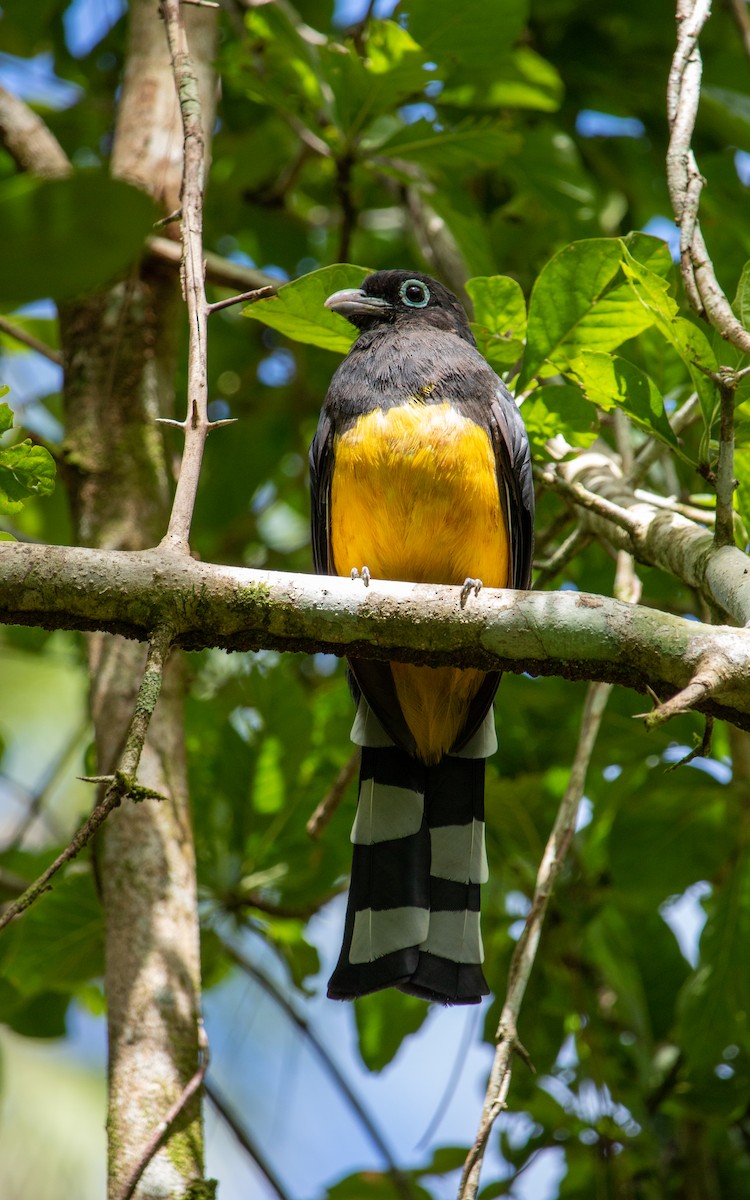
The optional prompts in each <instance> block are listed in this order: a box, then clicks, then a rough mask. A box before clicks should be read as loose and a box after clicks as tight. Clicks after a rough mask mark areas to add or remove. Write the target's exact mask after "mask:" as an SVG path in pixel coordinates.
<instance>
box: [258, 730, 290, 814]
mask: <svg viewBox="0 0 750 1200" xmlns="http://www.w3.org/2000/svg"><path fill="white" fill-rule="evenodd" d="M282 754H283V751H282V746H281V741H280V740H279V738H277V737H267V738H264V740H263V745H262V746H261V751H260V754H259V755H258V763H257V766H256V768H255V778H254V779H253V807H254V808H255V810H256V812H259V813H275V812H278V811H279V809H281V808H283V806H284V793H285V788H284V774H283V771H282V769H281V760H282Z"/></svg>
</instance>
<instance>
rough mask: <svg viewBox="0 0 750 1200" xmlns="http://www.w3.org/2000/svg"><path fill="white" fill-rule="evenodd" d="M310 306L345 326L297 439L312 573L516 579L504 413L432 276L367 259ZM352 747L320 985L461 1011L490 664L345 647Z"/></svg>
mask: <svg viewBox="0 0 750 1200" xmlns="http://www.w3.org/2000/svg"><path fill="white" fill-rule="evenodd" d="M325 307H326V308H328V309H330V310H332V311H333V312H335V313H338V314H340V315H341V316H343V317H345V318H346V319H347V320H348V321H349V322H350V323H351V324H352V325H354V327H355V328H356V330H357V331H358V336H357V337H356V340H355V341H354V342H353V344H352V346H351V349H350V350H349V352H348V354H347V355H346V357H345V358H344V359H343V361H342V362H341V364H340V365H339V367H338V368H337V370H336V371H335V373H334V375H333V377H332V379H331V382H330V386H329V388H328V391H327V394H326V397H325V400H324V403H323V406H322V409H321V413H320V419H319V422H318V427H317V430H316V433H315V436H314V439H313V442H312V445H311V447H310V457H309V470H310V493H311V533H312V551H313V564H314V568H315V571H316V572H317V573H319V574H327V575H339V576H348V575H351V576H352V578H353V579H357V578H359V579H361V580H362V581H363V582H364V584H365V586H367V585H369V583H370V581H371V580H375V579H384V580H407V581H413V582H415V583H428V584H455V585H457V586H459V587H460V589H461V590H460V592H459V594H458V596H459V602H460V603H461V604H465V603H466V602H470V600H471V596H472V595H473V594H474V593H478V591H479V588H480V587H481V586H482V585H485V586H489V587H493V588H515V589H522V590H523V589H527V588H528V587H529V586H530V582H531V560H532V551H533V517H534V492H533V483H532V474H531V459H530V452H529V443H528V439H527V436H526V431H525V428H524V424H523V421H522V418H521V414H520V412H519V409H518V407H517V405H516V403H515V401H514V399H513V397H512V395H511V393H510V392H509V391H508V389H507V388H506V386H505V384H504V383H503V382H502V380H501V379H500V378H499V377H498V376H497V375H496V374H495V372H494V371H493V370H492V368H491V367H490V365H489V364H488V362H487V361H486V359H485V358H484V357H483V356H482V355H481V354H480V352H479V350H478V349H477V346H476V341H475V338H474V335H473V333H472V330H471V326H470V324H469V320H468V317H467V315H466V312H465V310H464V308H463V307H462V305H461V304H460V302H459V301H458V299H457V298H456V296H455V295H454V294H453V293H452V292H451V291H449V290H448V288H446V287H445V286H444V285H443V284H442V283H440V282H439V281H438V280H436V279H433V278H431V277H430V276H429V275H425V274H422V273H419V272H417V271H413V272H409V271H406V270H381V271H376V272H375V273H373V274H370V275H368V276H367V277H366V278H365V279H364V281H363V282H362V286H361V288H351V289H345V290H342V291H337V292H335V293H334V294H333V295H331V296H329V297H328V298H327V299H326V301H325ZM348 668H349V679H350V685H351V688H352V692H353V695H354V699H355V701H356V702H357V711H356V717H355V720H354V726H353V728H352V734H351V737H352V741H353V742H354V743H355V744H356V745H359V746H361V747H362V758H361V766H360V776H359V791H358V800H357V810H356V816H355V820H354V827H353V829H352V834H351V840H352V843H353V858H352V873H351V881H350V887H349V896H348V902H347V912H346V918H345V925H344V937H343V945H342V949H341V954H340V957H339V960H338V963H337V965H336V967H335V970H334V971H333V974H332V975H331V978H330V981H329V984H328V996H329V997H330V998H332V999H336V1000H352V999H356V998H357V997H360V996H364V995H368V994H369V993H372V992H375V991H379V990H381V989H383V988H387V987H395V988H398V989H399V990H400V991H402V992H405V993H407V994H410V995H415V996H418V997H420V998H422V999H424V1000H428V1001H435V1002H439V1003H442V1004H448V1005H454V1004H476V1003H479V1002H480V1001H481V999H482V997H483V996H485V995H487V994H488V992H489V988H488V986H487V982H486V979H485V976H484V972H483V968H482V962H483V958H484V953H483V947H482V939H481V931H480V919H479V891H480V884H481V883H483V882H485V881H486V879H487V876H488V871H487V858H486V851H485V836H484V832H485V831H484V775H485V760H486V758H487V756H488V755H489V754H491V753H493V752H494V750H495V749H496V747H497V738H496V734H495V726H494V718H493V700H494V696H495V692H496V690H497V686H498V683H499V680H500V675H499V673H498V672H495V671H490V672H485V671H481V670H477V669H474V668H469V669H459V668H456V667H451V666H439V667H430V666H415V665H413V664H405V663H400V662H376V661H374V660H369V659H368V660H365V659H358V658H356V657H351V658H349V660H348Z"/></svg>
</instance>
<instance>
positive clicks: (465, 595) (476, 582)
mask: <svg viewBox="0 0 750 1200" xmlns="http://www.w3.org/2000/svg"><path fill="white" fill-rule="evenodd" d="M481 590H482V581H481V579H472V578H471V576H469V578H468V579H465V580H464V585H463V587H462V588H461V598H460V602H461V608H465V606H466V601H467V600H468V599H469V596H470V595H471V593H472V592H473V593H474V595H475V596H478V595H479V593H480V592H481Z"/></svg>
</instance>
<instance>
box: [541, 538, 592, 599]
mask: <svg viewBox="0 0 750 1200" xmlns="http://www.w3.org/2000/svg"><path fill="white" fill-rule="evenodd" d="M590 541H591V534H590V533H587V532H586V531H585V530H583V529H581V527H580V525H577V526H576V527H575V529H574V530H573V531H572V532H571V533H569V534H568V536H567V537H566V539H565V541H564V542H561V543H560V545H559V546H558V547H557V549H556V550H554V551H553V552H552V554H550V556H549V558H547V559H545V560H544V561H543V562H540V563H535V564H534V565H535V566H537V567H538V574H537V575H536V576H535V579H534V587H536V588H541V587H543V586H544V585H545V584H547V583H549V581H550V580H551V579H554V577H555V575H559V574H560V572H561V571H562V570H563V569H564V568H565V567H566V566H567V565H568V563H569V562H571V561H572V560H573V559H574V558H575V557H576V555H578V554H580V553H581V551H582V550H585V549H586V547H587V546H588V544H589V542H590Z"/></svg>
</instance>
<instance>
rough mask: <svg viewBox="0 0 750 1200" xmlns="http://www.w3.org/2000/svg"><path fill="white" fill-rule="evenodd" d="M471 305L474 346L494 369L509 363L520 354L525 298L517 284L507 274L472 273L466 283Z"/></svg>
mask: <svg viewBox="0 0 750 1200" xmlns="http://www.w3.org/2000/svg"><path fill="white" fill-rule="evenodd" d="M466 291H467V292H468V294H469V296H470V297H471V302H472V304H473V305H474V321H473V322H472V326H471V327H472V329H473V331H474V336H475V337H476V339H477V346H478V347H479V350H480V352H481V353H482V354H483V355H484V357H485V358H486V359H487V361H488V362H489V363H490V364H491V366H493V367H494V368H495V369H496V370H498V369H499V370H503V369H506V368H508V367H512V366H513V364H514V363H515V362H516V361H517V360H518V359H519V358H520V357H521V355H522V354H523V342H524V338H525V336H526V301H525V299H524V295H523V292H522V290H521V285H520V284H519V283H517V282H516V280H515V279H511V278H510V277H509V276H507V275H489V276H487V275H485V276H481V275H479V276H476V277H475V278H474V279H470V280H469V281H468V283H467V284H466Z"/></svg>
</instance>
